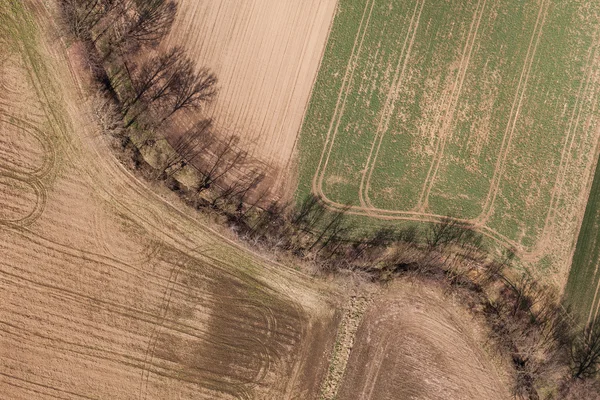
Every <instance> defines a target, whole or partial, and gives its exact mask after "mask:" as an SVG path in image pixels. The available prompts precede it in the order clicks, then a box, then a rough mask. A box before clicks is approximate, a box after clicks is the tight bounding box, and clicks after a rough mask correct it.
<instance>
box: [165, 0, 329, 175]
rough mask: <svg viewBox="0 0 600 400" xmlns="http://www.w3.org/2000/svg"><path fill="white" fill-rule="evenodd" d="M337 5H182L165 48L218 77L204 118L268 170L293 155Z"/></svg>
mask: <svg viewBox="0 0 600 400" xmlns="http://www.w3.org/2000/svg"><path fill="white" fill-rule="evenodd" d="M336 4H337V0H303V1H298V0H249V1H231V0H214V1H197V0H180V1H179V11H178V14H177V18H176V21H175V24H174V29H173V31H172V32H171V35H170V37H169V38H168V40H167V43H168V45H178V44H179V45H183V46H184V47H185V48H186V49H188V51H189V52H190V54H192V56H193V58H195V59H196V60H197V62H198V65H201V66H207V67H210V68H211V69H212V70H213V71H214V72H215V73H216V75H217V76H218V78H219V88H220V93H219V94H218V96H217V99H216V101H215V102H214V104H213V105H212V106H211V109H210V113H211V115H212V116H213V117H214V119H215V122H216V125H217V127H218V128H220V130H221V131H225V132H229V133H236V134H238V135H240V136H241V137H242V139H243V141H242V145H243V146H245V147H247V148H249V149H250V150H251V151H252V152H253V154H254V156H255V157H256V158H257V159H259V160H261V161H263V162H265V163H266V164H267V165H268V166H269V167H272V168H274V169H273V171H272V173H273V174H275V175H277V176H275V177H274V178H275V179H277V178H280V177H281V174H282V173H283V172H284V171H282V170H284V169H285V167H286V165H287V164H288V161H289V160H290V157H291V155H292V152H293V148H294V144H295V141H296V137H297V135H298V131H299V130H300V126H301V124H302V118H303V117H304V111H305V108H306V105H307V104H308V100H309V97H310V93H311V89H312V86H313V82H314V80H315V78H316V74H317V70H318V68H319V63H320V61H321V56H322V53H323V51H324V48H325V44H326V41H327V34H328V32H329V27H330V25H331V22H332V19H333V16H334V12H335V8H336Z"/></svg>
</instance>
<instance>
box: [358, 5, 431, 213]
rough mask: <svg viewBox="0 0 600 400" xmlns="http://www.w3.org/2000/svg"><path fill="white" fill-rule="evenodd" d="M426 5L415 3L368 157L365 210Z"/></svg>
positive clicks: (363, 186) (362, 194)
mask: <svg viewBox="0 0 600 400" xmlns="http://www.w3.org/2000/svg"><path fill="white" fill-rule="evenodd" d="M419 4H420V5H421V7H419ZM424 5H425V0H421V1H420V2H419V1H417V2H416V3H415V9H414V10H413V14H412V17H411V19H410V23H409V25H408V31H407V33H406V38H405V39H404V44H403V46H402V51H401V52H400V57H399V58H398V65H397V66H396V71H395V72H394V78H393V79H392V87H391V88H390V91H389V92H388V95H387V97H386V99H385V104H384V106H383V109H382V111H381V118H380V120H379V124H378V126H377V131H376V132H375V138H374V140H373V144H372V145H371V150H370V151H369V156H368V157H367V161H366V164H365V168H364V170H363V173H362V176H361V180H360V186H359V189H358V197H359V200H360V204H361V206H362V207H363V208H373V204H372V203H371V199H370V198H369V189H370V187H371V176H372V175H373V170H374V169H375V163H376V162H377V157H378V156H379V150H380V148H381V143H382V142H383V137H384V136H385V133H386V132H387V130H388V129H389V123H390V120H391V118H392V115H393V113H394V109H395V103H396V101H397V97H398V92H399V90H400V85H401V84H402V83H403V82H404V79H403V78H404V73H405V71H406V67H407V65H408V59H409V58H410V53H411V50H412V46H413V43H414V41H415V36H416V34H417V30H418V29H419V21H420V20H421V12H422V11H423V6H424ZM417 9H418V14H417ZM415 17H416V21H415ZM409 38H410V39H409ZM407 45H408V49H407ZM376 143H377V150H376V151H375V156H374V158H373V162H371V157H373V150H374V149H375V144H376ZM367 175H368V176H367Z"/></svg>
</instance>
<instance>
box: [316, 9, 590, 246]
mask: <svg viewBox="0 0 600 400" xmlns="http://www.w3.org/2000/svg"><path fill="white" fill-rule="evenodd" d="M424 1H425V0H423V3H421V7H422V5H423V4H424ZM373 3H374V2H369V1H367V3H366V4H365V9H364V11H363V15H362V18H361V22H360V25H359V29H358V32H357V35H356V37H355V40H354V46H353V49H352V53H351V56H350V60H349V62H348V64H347V68H346V73H345V75H344V80H343V82H342V86H341V89H340V92H339V95H338V101H337V103H336V108H335V111H334V115H333V118H332V120H331V123H330V126H329V129H328V132H327V135H326V138H325V142H324V146H323V150H322V153H321V158H320V160H319V164H318V168H317V170H316V172H315V174H314V176H313V181H312V191H313V193H315V194H316V195H318V196H319V198H320V199H321V200H322V201H323V203H324V204H325V206H326V207H328V208H329V209H332V210H342V209H344V210H347V213H348V214H349V215H357V216H368V217H373V218H378V219H382V220H403V221H415V222H432V223H436V222H440V221H442V220H443V219H446V218H448V217H447V216H445V215H440V214H434V213H427V212H425V211H424V210H425V207H426V204H427V198H428V195H429V192H430V190H431V188H432V186H433V181H434V180H435V175H436V174H437V167H436V165H437V166H439V162H440V160H441V157H442V155H443V150H444V147H445V142H446V140H447V138H448V137H449V136H450V135H451V132H449V128H450V125H451V122H452V119H453V114H454V111H455V109H456V104H457V100H458V98H459V96H460V92H461V90H462V85H463V83H464V80H465V76H466V72H467V70H468V65H469V61H470V57H471V54H472V51H473V48H474V47H475V46H474V45H475V43H476V38H477V34H478V30H479V26H480V21H481V19H482V17H483V13H484V9H485V6H486V4H487V0H480V1H479V2H478V4H477V7H476V11H475V14H474V16H473V20H472V22H471V26H470V29H469V33H468V36H467V41H466V44H465V47H464V48H463V54H462V57H461V61H460V67H459V71H458V73H457V76H456V80H455V82H454V85H453V89H452V94H451V96H450V98H449V103H448V104H449V107H448V108H447V109H446V114H445V116H444V117H443V119H442V128H441V130H442V132H445V134H444V137H443V138H440V139H439V141H438V142H437V144H436V153H435V155H434V160H433V161H432V164H431V166H430V171H429V173H428V178H427V180H426V182H425V184H424V187H423V191H422V196H421V200H420V207H419V209H417V210H415V211H401V210H386V209H381V208H377V207H375V206H373V205H372V203H371V201H370V198H369V195H368V191H369V188H370V178H371V175H372V172H373V170H374V168H375V164H376V161H377V153H378V151H379V148H380V146H381V141H382V138H383V136H384V134H385V132H384V131H380V130H379V128H383V127H385V126H387V122H386V120H389V118H390V115H389V114H391V113H392V112H393V108H394V104H393V101H390V100H391V99H392V98H393V96H392V95H391V94H390V95H388V97H387V98H386V103H385V107H384V112H383V114H382V118H381V120H380V123H379V126H378V131H377V133H376V138H375V140H374V142H373V144H372V147H371V151H370V153H369V158H368V159H367V163H366V168H365V171H364V172H363V176H362V179H361V185H360V188H361V190H360V191H359V202H360V205H359V206H351V207H350V208H348V207H347V205H345V204H342V203H339V202H335V201H333V200H331V199H329V198H328V197H327V195H326V194H325V193H324V190H323V181H324V178H325V174H326V169H327V165H328V161H329V157H330V154H331V152H332V149H333V146H334V143H335V137H336V134H337V130H338V127H339V123H340V122H339V121H340V119H341V115H343V113H344V108H345V103H346V98H347V96H348V92H349V87H350V85H351V82H352V78H353V75H354V69H355V67H356V64H357V60H358V58H359V57H360V51H361V48H362V43H363V40H364V36H365V31H366V29H367V27H368V24H369V23H370V16H371V12H372V8H373ZM417 6H418V3H417ZM417 6H416V7H417ZM549 8H550V3H549V1H548V0H543V1H542V2H541V3H540V6H539V10H538V14H537V17H536V22H535V26H534V29H533V31H532V35H531V38H530V41H529V46H528V49H527V54H526V57H525V62H524V65H523V69H522V71H521V75H520V79H519V84H518V87H517V90H516V93H515V97H514V99H513V105H512V108H511V114H510V117H509V120H508V122H507V127H506V130H505V134H504V136H503V139H502V145H501V151H500V155H499V157H498V159H497V162H496V168H495V170H494V175H493V178H492V183H491V184H490V191H489V192H488V195H487V198H486V202H485V206H484V209H483V212H482V214H480V215H479V216H478V217H476V218H473V219H461V218H451V219H452V220H454V221H456V222H458V223H463V224H465V225H472V226H474V227H475V228H476V229H477V230H478V231H479V232H481V233H482V234H483V235H484V236H486V237H488V238H490V239H493V240H495V241H496V242H498V243H499V244H500V245H502V246H505V247H511V248H514V249H517V250H519V251H520V252H522V253H524V254H529V255H531V254H534V253H537V252H539V250H540V249H539V248H538V247H539V244H535V245H534V246H533V247H526V246H524V245H522V244H521V243H520V242H518V241H516V240H512V239H510V238H508V237H506V236H505V235H502V234H500V233H499V232H497V231H496V230H494V229H492V228H490V227H488V226H486V225H485V224H486V222H487V219H488V218H489V216H490V215H491V213H492V212H493V203H494V201H495V198H496V196H497V193H498V190H499V186H500V182H501V181H502V175H503V171H504V167H505V162H506V159H507V157H508V153H509V148H510V143H511V140H512V136H513V135H514V131H515V128H516V121H517V119H518V116H519V112H520V108H521V105H522V102H523V98H524V94H525V91H526V88H527V83H528V80H529V75H530V73H531V69H532V66H533V62H534V59H535V54H536V51H537V47H538V44H539V42H540V38H541V37H542V31H543V26H544V23H545V19H546V16H547V13H548V10H549ZM415 12H416V8H415ZM415 12H413V18H411V20H410V24H409V25H410V27H409V33H408V34H407V38H406V39H405V45H406V41H407V40H412V39H414V37H413V38H412V39H408V38H409V36H410V35H411V30H413V29H414V30H416V27H415V23H414V18H415ZM417 18H418V17H417ZM365 20H366V22H365ZM417 25H418V22H417ZM413 34H414V33H413ZM411 45H412V43H410V42H409V45H408V46H409V50H408V51H410V46H411ZM404 51H405V47H403V49H402V52H404ZM407 57H408V56H405V58H404V60H405V61H406V58H407ZM401 59H402V56H401ZM590 62H591V63H593V62H594V57H593V56H592V57H590ZM396 72H398V68H397V69H396ZM402 72H403V71H402V70H400V73H399V74H398V75H397V76H398V78H397V80H396V81H395V83H396V84H395V85H393V90H392V92H394V91H395V90H396V86H397V85H399V84H400V83H401V79H400V78H401V77H402ZM586 76H587V79H588V80H589V77H590V73H588V74H587V75H586ZM395 78H396V76H395ZM585 87H586V88H587V87H588V85H587V84H586V86H585ZM584 90H585V89H584ZM386 111H387V112H386ZM579 113H580V111H579V112H578V113H577V115H579ZM575 129H576V128H574V129H573V131H574V130H575ZM570 135H571V136H570V139H569V140H566V141H565V144H564V147H565V148H566V147H569V148H570V147H571V146H572V144H573V141H574V140H573V138H572V136H573V135H572V133H571V134H570ZM375 143H377V147H375V146H376V145H375ZM373 153H375V154H373ZM567 153H568V151H567V150H565V149H564V148H563V154H567ZM564 164H566V162H565V163H564ZM566 169H567V168H566V166H563V167H562V170H561V171H562V173H563V174H564V173H566ZM564 179H565V177H563V178H560V179H557V182H559V181H560V185H562V183H563V182H564ZM556 204H557V201H553V202H552V203H551V205H550V206H551V208H549V210H548V213H549V214H550V213H552V214H554V213H555V210H554V208H555V207H556ZM548 220H550V219H548ZM547 228H548V224H545V225H544V227H543V232H546V231H547Z"/></svg>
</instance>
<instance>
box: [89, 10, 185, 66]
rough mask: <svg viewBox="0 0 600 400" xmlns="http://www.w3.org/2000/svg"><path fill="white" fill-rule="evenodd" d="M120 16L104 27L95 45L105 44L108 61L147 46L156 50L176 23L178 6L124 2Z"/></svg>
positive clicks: (95, 40)
mask: <svg viewBox="0 0 600 400" xmlns="http://www.w3.org/2000/svg"><path fill="white" fill-rule="evenodd" d="M118 3H119V4H120V9H119V13H118V14H117V15H116V16H115V18H113V19H112V20H110V21H109V22H108V23H105V24H104V28H103V29H102V30H101V31H100V32H99V33H98V34H97V35H96V37H95V38H94V43H96V42H98V41H100V40H104V39H105V38H107V40H105V41H104V42H105V43H106V48H107V50H106V52H105V54H104V60H108V59H109V58H110V57H111V55H112V54H113V52H115V51H119V52H123V51H124V52H125V53H129V54H132V53H135V52H136V51H138V50H139V49H140V48H142V47H144V46H156V45H157V44H158V43H159V42H160V40H161V39H162V38H164V37H165V36H166V35H167V33H168V32H169V30H170V29H171V26H172V25H173V21H174V20H175V14H176V13H177V5H176V4H175V2H174V1H173V0H143V1H138V0H121V1H119V2H118Z"/></svg>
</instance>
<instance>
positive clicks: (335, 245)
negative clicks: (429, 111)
mask: <svg viewBox="0 0 600 400" xmlns="http://www.w3.org/2000/svg"><path fill="white" fill-rule="evenodd" d="M61 5H62V9H63V13H64V15H65V20H66V21H67V23H68V26H69V28H70V30H71V31H72V32H73V34H74V35H75V36H76V37H78V38H80V39H81V40H82V41H84V42H85V43H86V44H87V48H88V50H89V51H90V52H91V53H92V54H91V55H90V56H91V58H93V59H94V60H95V63H96V65H95V67H97V68H100V69H102V70H103V76H106V77H107V79H108V81H109V82H108V84H107V85H105V86H106V87H107V88H108V89H109V90H111V91H112V93H113V96H112V97H113V98H114V99H115V100H116V102H115V103H116V104H115V105H114V108H116V111H115V113H116V114H118V120H120V121H121V126H120V127H114V125H115V124H114V123H112V122H111V123H110V125H111V130H114V131H115V132H119V135H125V136H126V135H127V132H128V131H129V130H131V129H136V130H138V131H144V132H150V134H149V135H148V136H147V138H148V139H147V140H145V141H144V142H143V143H142V144H141V145H138V146H146V145H155V144H156V142H157V140H165V139H164V138H159V139H156V137H157V135H155V134H154V133H155V132H157V131H167V130H170V129H172V124H171V121H172V119H173V117H174V116H175V115H178V114H179V113H181V112H182V111H184V110H192V111H196V112H199V114H198V115H201V112H202V109H203V107H204V106H205V105H206V104H208V102H210V101H211V100H212V99H213V98H214V96H215V94H216V83H217V79H216V77H215V76H214V74H213V73H211V72H210V70H208V69H206V68H196V67H195V65H194V63H193V62H192V60H190V59H189V57H188V56H187V55H186V53H185V52H184V50H183V49H181V48H179V47H175V48H171V49H166V50H162V51H158V50H157V49H158V48H159V44H160V42H161V40H162V38H164V37H165V35H166V34H167V33H168V32H169V30H170V28H171V26H172V23H173V20H174V18H175V14H176V10H177V8H176V5H175V3H174V2H173V1H172V0H61ZM142 49H148V51H144V52H143V53H144V54H143V55H142V54H141V53H142V52H141V50H142ZM111 109H112V108H111ZM158 136H159V137H160V136H161V135H158ZM169 136H170V141H169V143H170V146H171V148H172V150H173V151H172V152H170V153H168V154H167V155H166V158H165V159H164V162H163V163H162V165H161V167H160V168H159V171H158V173H157V176H160V177H161V178H163V179H165V180H166V181H168V182H169V185H170V187H171V188H172V189H173V190H176V191H178V192H180V193H181V196H182V197H183V198H184V199H185V200H186V201H188V203H190V204H192V205H194V206H196V207H201V206H210V207H211V208H212V209H218V210H219V211H220V212H221V213H223V214H224V215H225V216H226V217H227V219H228V221H229V223H230V224H231V226H232V227H233V228H234V229H235V230H236V231H237V232H239V235H240V236H241V237H243V238H245V239H246V240H248V241H249V242H251V243H253V244H255V245H260V246H262V247H265V248H268V249H271V250H275V251H281V252H286V253H290V254H293V255H294V256H296V257H301V258H304V259H309V260H311V261H312V262H314V263H315V264H317V265H318V266H319V267H320V268H321V269H322V270H326V271H338V270H340V269H347V270H353V271H360V272H361V273H363V274H365V275H366V276H368V277H370V278H371V279H373V280H387V279H390V278H393V277H395V276H398V275H402V274H416V275H418V276H421V277H426V278H428V279H436V280H438V281H442V282H445V283H447V284H448V285H449V286H450V287H451V288H453V289H455V290H461V291H466V292H467V293H468V294H469V296H470V298H471V299H472V301H473V304H474V305H473V307H474V308H481V309H482V310H483V313H484V315H485V317H486V320H487V321H488V323H489V325H490V327H491V328H492V331H493V332H494V334H495V336H496V341H497V342H498V343H500V344H501V346H502V347H503V348H504V351H506V352H507V353H508V354H510V356H511V358H512V361H513V365H514V367H515V371H516V376H515V390H514V392H515V395H516V396H518V397H519V398H524V399H536V398H538V395H537V389H538V388H539V387H540V386H543V385H545V384H546V383H548V382H549V381H551V380H552V379H553V378H554V377H556V376H557V375H559V376H560V374H561V372H560V371H562V369H565V368H566V369H568V370H569V371H570V374H571V377H572V379H571V380H565V382H566V383H565V384H564V385H563V387H562V388H561V393H563V397H565V398H566V396H570V395H571V394H572V393H576V392H577V391H578V392H582V391H583V390H587V389H585V388H587V387H593V384H589V383H588V382H591V381H592V380H593V378H594V377H596V376H597V375H598V370H599V369H600V320H598V319H596V320H595V321H593V322H592V323H590V324H588V325H586V326H585V327H584V328H583V329H577V328H576V326H577V324H575V323H573V321H574V320H573V317H572V316H571V315H570V313H568V312H567V311H565V308H564V307H562V306H561V304H560V301H559V298H558V296H557V295H556V293H555V292H554V291H553V290H552V289H551V288H550V287H546V286H543V285H540V284H539V283H538V282H537V280H536V279H535V278H534V277H533V276H532V275H531V274H529V273H527V271H526V270H524V269H522V270H521V272H520V273H516V272H515V271H516V269H515V268H514V262H515V257H514V252H510V251H507V252H506V253H505V255H504V256H503V257H500V258H499V259H495V260H493V261H490V260H489V259H488V258H489V257H488V255H487V253H486V249H485V246H484V240H483V238H482V236H481V235H480V234H478V233H477V232H476V230H475V229H474V228H473V227H472V226H469V225H466V224H462V223H459V222H457V221H455V220H453V219H450V218H448V219H444V220H442V221H441V222H439V223H436V224H431V225H430V226H429V227H427V228H426V229H418V228H417V227H416V226H406V227H404V228H402V229H399V228H392V227H380V228H377V229H374V230H373V231H369V232H367V231H366V230H365V228H364V227H357V226H355V225H354V224H353V223H352V221H351V220H350V219H349V218H347V213H346V211H347V209H344V208H342V209H339V210H328V209H327V208H326V207H324V205H323V203H322V202H321V201H320V199H319V198H317V197H315V196H307V197H306V198H305V199H303V200H302V201H300V202H299V204H281V203H278V202H269V201H268V188H265V187H264V185H261V184H262V183H263V182H264V177H265V173H264V171H263V170H262V169H261V168H260V167H255V168H249V163H248V161H249V158H250V157H249V154H248V153H247V152H246V151H244V150H242V149H239V146H238V140H239V139H238V138H237V137H236V136H235V135H225V136H223V135H220V134H219V133H218V132H215V130H214V127H213V126H212V123H211V121H210V120H208V119H205V118H202V117H201V116H200V117H198V119H197V122H195V123H194V124H193V125H192V126H191V127H190V128H189V129H186V130H184V131H183V132H174V133H173V134H172V135H169ZM126 142H127V141H124V143H126ZM136 151H138V150H137V149H136ZM190 165H193V166H194V168H196V169H197V171H199V172H200V179H199V181H198V182H197V184H196V186H195V187H194V188H192V189H190V188H182V187H181V186H180V185H179V183H178V182H177V180H175V179H174V178H173V177H174V176H177V174H178V173H179V172H180V171H182V170H183V169H184V168H186V167H188V166H190ZM207 193H210V195H207ZM567 367H568V368H567ZM583 381H585V382H586V383H585V384H582V383H580V382H583ZM571 388H575V389H571ZM569 393H571V394H569Z"/></svg>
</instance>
